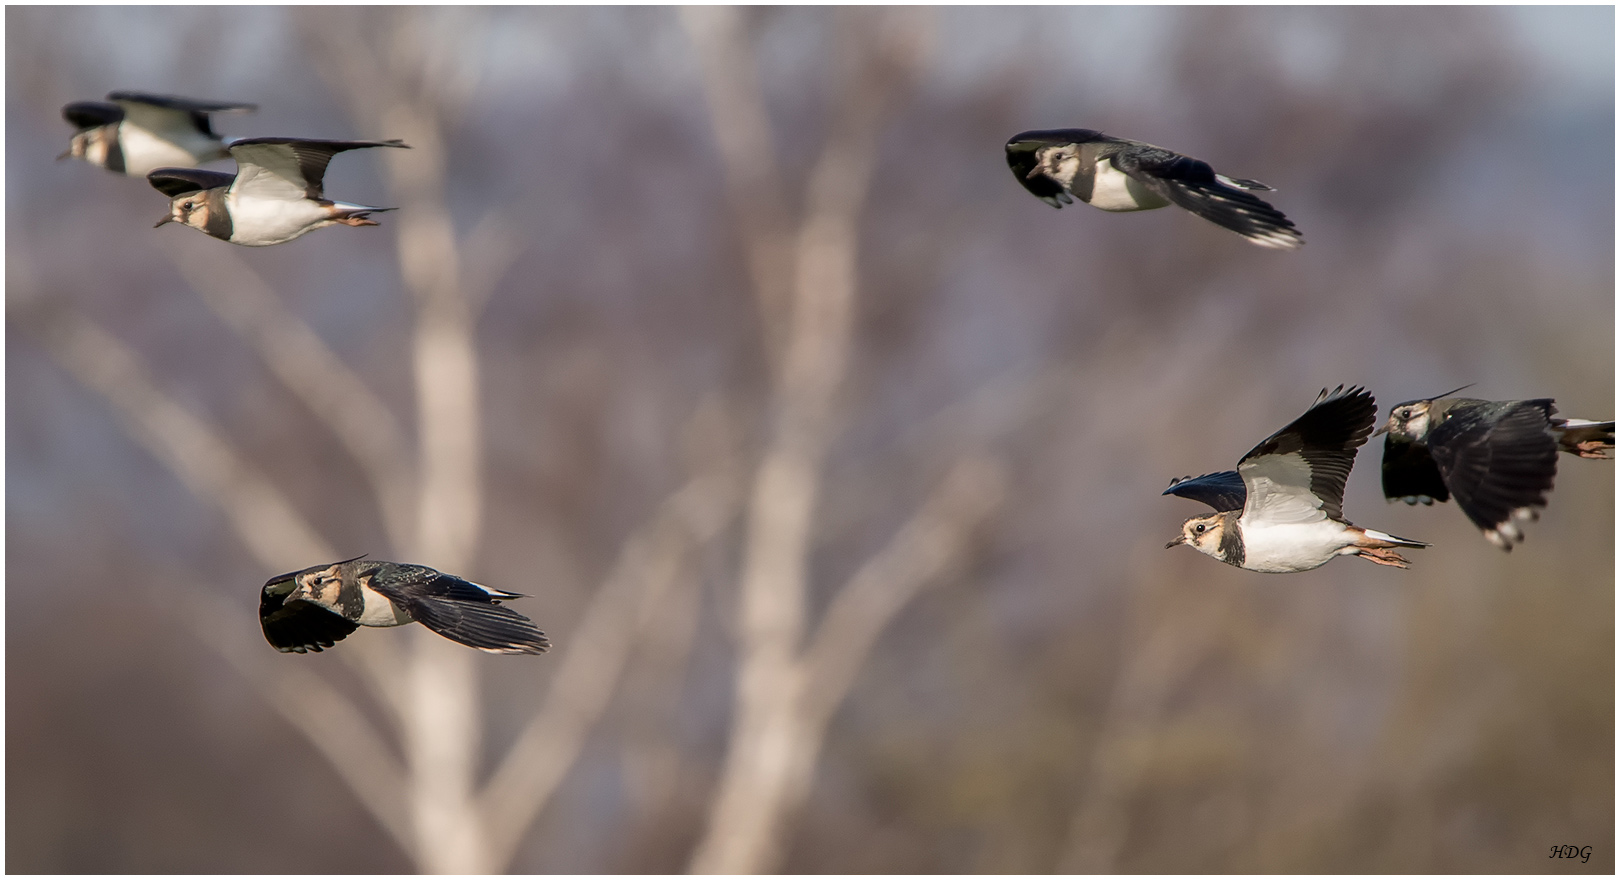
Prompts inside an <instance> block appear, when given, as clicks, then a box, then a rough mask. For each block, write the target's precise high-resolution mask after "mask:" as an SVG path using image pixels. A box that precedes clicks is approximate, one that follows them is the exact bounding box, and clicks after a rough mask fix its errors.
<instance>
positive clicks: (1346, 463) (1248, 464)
mask: <svg viewBox="0 0 1620 880" xmlns="http://www.w3.org/2000/svg"><path fill="white" fill-rule="evenodd" d="M1377 417H1378V405H1377V403H1376V402H1374V400H1373V396H1372V395H1371V394H1369V393H1368V392H1367V390H1366V389H1364V388H1359V387H1356V388H1351V389H1349V390H1345V387H1344V386H1343V385H1340V386H1339V387H1338V388H1335V389H1333V391H1331V392H1329V391H1328V390H1327V389H1325V388H1324V389H1322V393H1321V394H1319V395H1317V398H1316V402H1315V403H1313V404H1311V408H1310V409H1308V410H1306V411H1305V414H1304V415H1302V416H1300V417H1299V418H1297V419H1295V420H1293V421H1292V422H1289V423H1288V425H1287V426H1286V427H1284V428H1283V429H1282V430H1281V431H1278V432H1277V433H1275V434H1272V435H1271V436H1270V437H1267V438H1266V439H1265V440H1264V441H1263V442H1262V443H1261V444H1260V445H1259V446H1256V447H1255V448H1253V449H1251V450H1249V453H1248V454H1247V455H1245V456H1243V458H1242V459H1240V460H1239V461H1238V467H1237V470H1236V471H1221V472H1219V473H1214V474H1205V475H1204V476H1201V477H1182V478H1181V479H1178V480H1172V481H1171V482H1170V488H1168V489H1165V490H1164V492H1163V494H1165V495H1180V496H1182V497H1184V498H1191V499H1193V500H1194V501H1202V502H1204V503H1205V504H1208V505H1209V506H1211V507H1213V508H1215V510H1216V512H1215V513H1212V514H1208V515H1205V516H1195V517H1193V518H1192V519H1189V520H1187V521H1186V522H1185V523H1183V524H1182V526H1181V534H1180V535H1179V536H1178V537H1177V538H1176V539H1175V540H1174V541H1171V542H1170V543H1168V544H1166V545H1164V546H1165V547H1166V548H1167V549H1168V548H1170V547H1174V546H1176V545H1177V544H1189V545H1191V546H1192V547H1194V548H1196V549H1197V550H1198V551H1199V552H1201V553H1205V554H1207V555H1209V556H1213V557H1215V558H1216V559H1219V560H1220V561H1222V562H1225V563H1227V564H1228V565H1235V566H1237V567H1238V568H1245V569H1248V570H1250V571H1266V572H1288V571H1309V570H1311V569H1313V568H1316V567H1318V566H1321V565H1323V564H1325V563H1326V562H1327V561H1328V560H1330V559H1332V558H1333V557H1335V556H1360V557H1361V558H1363V559H1366V560H1368V561H1370V562H1376V563H1378V564H1379V565H1393V566H1395V567H1397V568H1406V567H1407V566H1408V565H1409V563H1408V562H1407V561H1406V559H1405V558H1403V557H1402V556H1401V555H1400V554H1399V553H1397V552H1396V551H1395V548H1396V547H1418V548H1421V547H1427V546H1429V545H1428V544H1425V543H1424V542H1422V541H1413V540H1410V539H1407V538H1397V537H1395V536H1394V535H1389V534H1385V533H1384V532H1376V531H1373V530H1372V529H1364V528H1361V527H1359V526H1355V525H1351V524H1350V521H1349V520H1346V519H1345V518H1344V511H1343V509H1342V505H1343V503H1344V483H1345V480H1347V479H1349V478H1350V468H1351V466H1353V465H1354V464H1355V460H1356V448H1357V447H1359V446H1360V445H1361V444H1363V443H1365V442H1367V437H1368V435H1370V434H1371V433H1372V428H1373V422H1374V421H1375V420H1376V419H1377Z"/></svg>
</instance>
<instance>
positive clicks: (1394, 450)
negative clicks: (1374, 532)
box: [1377, 385, 1614, 551]
mask: <svg viewBox="0 0 1620 880" xmlns="http://www.w3.org/2000/svg"><path fill="white" fill-rule="evenodd" d="M1466 387H1468V386H1466V385H1465V386H1463V388H1466ZM1461 390H1463V389H1462V388H1458V389H1456V391H1450V392H1447V394H1455V393H1457V391H1461ZM1556 412H1558V409H1557V407H1555V406H1553V402H1552V400H1550V399H1547V398H1541V399H1537V400H1500V401H1492V400H1475V399H1472V398H1467V397H1447V396H1446V395H1444V394H1443V395H1440V396H1439V397H1431V398H1427V399H1424V400H1408V401H1406V402H1405V403H1401V404H1397V405H1396V406H1395V407H1394V408H1393V409H1391V410H1390V413H1389V420H1388V421H1387V422H1385V423H1384V426H1383V427H1382V428H1380V429H1379V430H1378V432H1377V433H1379V434H1384V435H1385V436H1384V497H1385V498H1387V499H1389V500H1391V501H1395V500H1397V499H1399V500H1401V501H1405V502H1406V503H1407V504H1417V503H1418V502H1420V501H1421V502H1423V503H1424V504H1433V503H1434V502H1436V501H1446V500H1448V499H1449V498H1451V497H1452V496H1455V497H1456V499H1457V506H1458V507H1460V508H1462V512H1463V513H1464V514H1467V516H1468V518H1469V519H1470V520H1472V521H1473V523H1474V525H1476V526H1478V527H1479V530H1480V531H1481V532H1483V533H1484V535H1485V538H1486V540H1488V541H1490V542H1491V543H1492V544H1495V545H1496V546H1498V547H1501V548H1502V549H1503V550H1508V551H1511V550H1512V549H1513V545H1514V544H1515V543H1516V542H1519V541H1523V540H1524V529H1523V526H1524V524H1525V523H1526V522H1530V521H1532V520H1535V519H1537V518H1538V517H1539V516H1540V513H1539V512H1540V510H1541V509H1542V508H1544V507H1546V506H1547V493H1548V492H1550V491H1552V486H1553V477H1554V476H1555V475H1556V474H1557V473H1558V453H1559V452H1560V451H1563V452H1567V453H1569V454H1571V455H1575V456H1579V457H1581V458H1610V457H1612V456H1613V454H1614V422H1613V421H1607V422H1593V421H1588V420H1586V419H1560V418H1556V417H1555V416H1554V415H1553V414H1554V413H1556Z"/></svg>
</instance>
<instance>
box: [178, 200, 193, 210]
mask: <svg viewBox="0 0 1620 880" xmlns="http://www.w3.org/2000/svg"><path fill="white" fill-rule="evenodd" d="M191 207H192V203H191V202H181V203H180V210H182V211H189V210H191Z"/></svg>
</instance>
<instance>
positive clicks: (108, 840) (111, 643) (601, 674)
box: [5, 7, 1615, 873]
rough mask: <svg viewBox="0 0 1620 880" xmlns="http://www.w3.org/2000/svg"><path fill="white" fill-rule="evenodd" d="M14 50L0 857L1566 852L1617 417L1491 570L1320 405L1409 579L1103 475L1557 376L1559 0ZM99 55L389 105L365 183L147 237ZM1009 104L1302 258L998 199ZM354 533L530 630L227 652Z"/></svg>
mask: <svg viewBox="0 0 1620 880" xmlns="http://www.w3.org/2000/svg"><path fill="white" fill-rule="evenodd" d="M6 50H7V51H6V74H7V76H6V90H7V91H6V282H7V322H6V323H7V331H6V361H5V363H6V417H7V422H6V423H7V427H8V430H7V434H6V459H7V461H6V463H7V467H6V477H7V480H6V505H7V511H6V512H7V520H6V538H7V548H8V551H9V552H8V555H7V566H6V574H7V583H8V585H9V589H8V590H7V591H6V604H5V610H6V661H7V663H6V670H7V674H6V710H7V711H6V722H7V727H6V758H7V761H6V769H7V774H6V806H7V810H6V832H7V834H6V857H7V861H6V866H7V868H8V870H11V871H16V872H29V873H31V872H205V873H212V872H262V873H281V872H310V871H321V872H398V871H414V870H456V871H505V870H511V871H520V872H646V871H657V872H677V871H685V870H689V869H690V870H699V871H772V870H779V871H791V872H960V871H973V872H1050V871H1063V872H1079V871H1122V872H1135V871H1147V872H1184V871H1192V872H1202V871H1265V872H1272V871H1281V872H1296V871H1298V872H1367V871H1379V872H1382V871H1398V872H1536V871H1546V870H1554V871H1587V872H1594V873H1612V872H1613V871H1614V846H1613V845H1614V693H1615V684H1614V660H1613V658H1614V592H1613V588H1614V567H1613V566H1614V544H1613V541H1614V534H1615V525H1614V519H1613V515H1614V514H1613V512H1614V492H1613V489H1614V471H1613V468H1614V465H1612V464H1605V463H1600V462H1590V461H1580V460H1576V459H1573V458H1570V457H1567V456H1565V457H1563V458H1562V460H1561V461H1560V474H1559V479H1558V482H1557V486H1556V490H1555V492H1554V494H1553V495H1552V499H1551V505H1550V507H1549V508H1548V510H1547V511H1546V512H1545V514H1544V515H1543V516H1542V518H1541V520H1540V522H1538V523H1536V524H1534V525H1533V526H1531V527H1530V528H1529V530H1528V535H1529V536H1528V540H1527V541H1526V543H1524V544H1523V545H1521V546H1520V547H1519V548H1518V549H1516V550H1515V551H1514V552H1513V553H1512V554H1510V555H1509V554H1503V553H1502V552H1500V551H1499V550H1497V549H1495V548H1494V547H1492V546H1490V545H1489V544H1487V543H1486V542H1485V541H1484V540H1483V539H1482V538H1481V537H1480V535H1479V533H1478V531H1477V530H1475V529H1474V528H1473V527H1472V525H1471V524H1470V523H1469V522H1468V521H1467V519H1466V518H1465V517H1464V516H1463V515H1462V513H1461V512H1460V511H1458V510H1457V509H1456V506H1455V505H1454V504H1446V505H1436V506H1435V507H1433V508H1422V507H1419V508H1408V507H1407V506H1405V505H1400V504H1396V505H1389V504H1386V503H1385V502H1384V500H1383V499H1382V495H1381V492H1380V490H1379V475H1378V467H1377V463H1378V457H1379V455H1380V453H1381V446H1380V444H1377V443H1376V442H1375V443H1373V444H1369V446H1368V447H1367V448H1366V449H1364V450H1363V452H1362V455H1361V457H1360V467H1358V468H1357V469H1356V470H1355V472H1354V473H1353V474H1352V475H1351V479H1350V483H1349V487H1348V491H1347V492H1346V497H1345V511H1346V514H1347V516H1349V518H1351V519H1352V520H1353V521H1355V522H1357V523H1359V524H1361V525H1364V526H1368V527H1373V528H1378V529H1384V530H1387V531H1391V532H1393V533H1396V534H1400V535H1407V536H1411V537H1416V538H1420V539H1424V540H1428V541H1432V542H1434V546H1433V547H1432V548H1430V549H1427V550H1423V551H1418V552H1415V553H1412V554H1410V556H1411V557H1412V559H1413V563H1414V564H1413V567H1412V568H1411V570H1409V571H1398V570H1393V569H1388V568H1382V567H1376V566H1373V565H1370V564H1366V563H1365V562H1362V561H1358V560H1353V559H1351V560H1339V561H1335V562H1334V563H1332V564H1330V565H1327V566H1325V567H1323V568H1321V569H1318V570H1316V571H1312V572H1308V573H1303V574H1296V575H1289V576H1276V575H1259V574H1254V573H1249V572H1243V571H1240V570H1237V569H1234V568H1230V567H1227V566H1223V565H1221V564H1219V563H1217V562H1215V561H1214V560H1212V559H1207V558H1204V557H1202V556H1201V555H1199V554H1197V553H1195V552H1192V551H1191V550H1188V549H1186V548H1177V549H1176V550H1174V551H1166V550H1165V549H1164V543H1165V541H1167V540H1169V539H1170V538H1171V537H1173V536H1175V535H1176V534H1177V531H1178V529H1179V526H1180V523H1181V522H1182V520H1183V519H1184V518H1185V517H1187V516H1191V515H1195V514H1198V513H1202V512H1203V511H1204V508H1203V507H1202V506H1200V505H1196V504H1193V503H1192V502H1188V501H1185V500H1182V499H1177V498H1173V497H1171V498H1165V497H1160V495H1159V493H1160V491H1161V490H1162V489H1163V488H1164V486H1165V484H1166V483H1167V482H1168V481H1169V479H1170V478H1172V477H1176V476H1181V475H1183V474H1198V473H1204V472H1208V471H1213V470H1219V469H1223V468H1228V467H1231V466H1232V465H1233V463H1234V462H1235V461H1236V459H1237V457H1238V456H1239V455H1241V454H1242V453H1243V452H1244V451H1245V450H1247V449H1249V448H1250V447H1251V446H1252V445H1253V444H1254V443H1256V442H1258V441H1259V440H1260V439H1261V438H1263V437H1264V436H1266V435H1267V434H1268V433H1270V432H1271V431H1273V430H1275V429H1276V428H1278V427H1280V426H1281V425H1283V424H1285V423H1286V422H1287V421H1289V420H1290V419H1292V418H1294V417H1295V416H1297V415H1299V414H1300V413H1301V412H1303V411H1304V410H1305V409H1306V407H1308V406H1309V404H1310V403H1311V401H1312V400H1313V398H1314V396H1315V395H1316V393H1317V391H1318V389H1320V388H1322V387H1323V386H1333V385H1336V384H1339V383H1347V384H1350V383H1357V384H1365V385H1366V386H1368V387H1369V388H1370V389H1372V390H1373V391H1374V392H1375V393H1376V394H1377V395H1378V398H1379V402H1380V405H1381V413H1380V417H1382V415H1383V414H1386V413H1387V412H1388V408H1389V406H1390V405H1391V404H1394V403H1397V402H1400V401H1403V400H1407V399H1412V398H1417V397H1423V396H1427V395H1434V394H1438V393H1440V392H1443V391H1446V390H1447V389H1450V388H1454V387H1456V386H1459V385H1462V384H1464V383H1469V382H1473V383H1476V384H1475V386H1474V387H1473V388H1472V389H1470V391H1469V392H1468V394H1470V395H1477V396H1480V397H1485V398H1490V399H1512V398H1526V397H1553V398H1556V400H1557V402H1558V406H1559V409H1560V411H1561V412H1562V413H1563V414H1565V415H1568V416H1575V417H1583V418H1610V417H1612V416H1613V412H1614V384H1613V376H1614V326H1615V324H1614V317H1615V316H1614V275H1615V266H1614V240H1615V239H1614V233H1615V230H1614V211H1615V208H1614V167H1615V164H1614V146H1615V145H1614V130H1615V125H1614V122H1615V120H1614V12H1613V10H1612V9H1611V8H1598V7H1587V8H1555V7H1535V8H1508V7H1498V8H1467V7H1454V8H1430V9H1373V8H1355V9H1326V8H1323V9H1284V8H1254V9H1242V8H1214V7H1206V8H1192V9H1182V8H1168V7H1152V8H1145V7H1144V8H1084V9H1065V8H1017V9H1012V8H1009V9H983V8H969V7H956V8H942V9H928V8H905V9H897V10H895V9H890V10H885V9H876V8H873V9H840V10H835V9H822V8H810V9H770V8H750V9H740V10H734V9H723V8H722V9H709V10H697V11H681V10H677V9H672V8H635V9H614V8H559V9H539V10H536V9H523V8H497V9H471V8H469V9H435V8H420V7H419V8H409V9H387V8H365V9H339V8H333V9H321V8H252V7H224V8H214V7H187V8H163V9H151V8H140V7H118V8H94V7H83V8H45V7H38V8H18V7H11V8H8V9H7V10H6ZM1144 50H1146V51H1144ZM120 89H132V90H145V91H154V92H162V93H173V94H180V95H187V96H192V97H197V98H206V99H216V100H230V101H250V102H255V103H257V104H258V105H259V109H258V112H257V113H255V114H252V115H241V116H218V117H216V118H215V128H216V129H217V130H220V131H221V132H223V133H224V134H226V135H227V136H236V137H246V136H269V135H293V136H306V137H335V138H368V139H369V138H388V137H401V138H404V139H405V140H406V141H407V142H409V143H411V144H412V146H413V147H414V149H413V150H411V151H409V152H407V151H360V152H354V153H347V154H344V155H342V156H339V157H338V158H337V159H336V160H335V161H333V163H332V165H331V168H330V170H329V173H328V174H327V177H326V189H327V193H328V194H329V195H331V196H332V197H335V198H338V199H342V200H346V201H353V202H360V203H363V204H379V205H389V206H398V207H400V208H401V210H400V211H398V212H397V213H389V214H385V215H380V217H379V219H380V220H381V222H382V226H381V227H380V228H376V229H347V228H345V229H337V228H335V227H334V228H332V229H329V230H321V231H317V232H315V233H313V234H311V235H308V236H307V237H305V238H302V239H299V240H297V241H295V242H292V243H289V244H284V245H279V246H275V247H271V248H264V249H248V248H238V247H233V246H229V245H226V244H225V243H223V242H219V241H215V240H212V239H209V238H206V237H205V236H202V235H200V234H198V233H196V232H195V231H192V230H188V229H184V228H181V227H178V226H166V227H164V228H162V229H158V230H154V229H152V228H151V226H152V223H153V222H155V221H156V220H157V219H158V218H159V217H160V216H161V215H162V214H163V213H164V211H165V210H166V203H165V199H164V198H163V197H162V196H161V195H160V194H158V193H157V192H155V191H154V190H152V189H151V187H150V186H149V185H147V184H146V183H145V182H144V181H142V180H139V179H131V178H122V177H119V176H117V175H114V174H110V173H108V172H105V171H102V170H100V169H97V168H94V167H91V166H88V165H86V164H84V163H82V162H67V161H63V162H53V161H52V160H53V157H55V156H56V155H57V154H58V153H60V152H61V151H62V150H64V149H65V148H66V146H67V142H68V137H69V135H70V134H71V128H70V126H68V125H67V124H66V123H65V122H64V121H63V120H62V119H61V117H60V113H59V111H60V107H61V106H62V105H63V104H66V103H68V102H70V101H76V100H99V99H100V98H101V97H102V96H103V95H104V94H106V93H107V92H109V91H113V90H120ZM1057 127H1089V128H1097V129H1101V130H1104V131H1106V132H1109V133H1111V134H1115V135H1118V136H1122V137H1129V138H1134V139H1138V140H1144V141H1148V142H1152V143H1156V144H1159V145H1162V146H1165V147H1168V148H1170V149H1174V150H1178V151H1182V152H1185V153H1188V154H1190V155H1193V156H1196V157H1199V158H1202V159H1204V160H1206V161H1208V162H1210V163H1211V164H1212V165H1214V166H1215V167H1216V169H1217V170H1220V171H1222V172H1224V173H1227V174H1231V175H1237V176H1244V177H1254V178H1258V179H1260V180H1263V181H1265V182H1266V183H1268V184H1270V185H1271V186H1273V187H1275V188H1276V189H1277V192H1275V193H1272V194H1270V201H1271V202H1272V203H1273V204H1274V205H1276V206H1277V207H1278V208H1279V209H1281V210H1282V211H1284V212H1285V213H1286V214H1287V215H1288V216H1289V217H1290V218H1292V219H1294V220H1295V221H1296V222H1297V223H1298V225H1299V227H1300V229H1301V230H1302V231H1303V232H1304V235H1305V238H1306V240H1307V242H1308V245H1307V246H1306V247H1305V248H1304V249H1303V250H1301V251H1298V252H1293V253H1279V252H1274V251H1268V250H1265V249H1262V248H1259V247H1255V246H1252V245H1250V244H1247V243H1245V242H1244V241H1243V240H1242V239H1240V238H1238V237H1237V236H1235V235H1232V234H1230V233H1228V232H1225V231H1223V230H1221V229H1219V228H1217V227H1215V226H1213V225H1211V224H1209V223H1206V222H1203V221H1201V220H1199V219H1197V218H1195V217H1193V216H1190V215H1188V214H1187V213H1186V212H1183V211H1179V210H1175V209H1169V210H1163V211H1152V212H1143V213H1139V214H1122V215H1111V214H1105V213H1103V212H1100V211H1096V210H1093V209H1091V208H1088V207H1086V206H1084V205H1075V206H1073V207H1071V208H1068V209H1066V210H1063V211H1053V210H1052V209H1050V208H1048V207H1047V206H1046V205H1043V204H1041V203H1040V202H1039V201H1037V200H1036V199H1034V198H1032V197H1031V196H1030V195H1029V194H1028V193H1026V192H1025V191H1024V190H1023V188H1022V187H1020V186H1019V185H1018V184H1017V182H1016V181H1015V180H1013V179H1012V178H1011V175H1010V173H1009V172H1008V170H1007V168H1006V166H1005V162H1004V160H1003V153H1002V144H1003V143H1004V142H1005V141H1006V139H1007V138H1008V137H1009V136H1011V135H1012V134H1014V133H1016V132H1019V131H1023V130H1026V129H1032V128H1057ZM382 152H387V153H389V154H399V155H387V156H382V155H377V154H378V153H382ZM214 167H220V168H222V169H223V170H229V168H230V163H229V162H223V163H220V164H219V165H217V166H214ZM361 553H371V554H373V555H374V556H376V557H379V558H394V559H402V560H406V561H411V562H419V563H424V564H429V565H434V566H437V567H440V568H442V569H445V570H449V571H454V572H455V573H457V574H461V575H464V576H467V577H470V578H473V579H476V580H478V581H480V582H483V583H487V584H490V585H492V586H494V587H497V588H500V589H504V590H513V591H517V592H522V593H527V594H530V595H531V596H532V598H528V599H524V600H521V601H519V602H518V603H516V606H515V607H517V608H518V609H519V610H520V611H522V612H524V613H525V614H528V615H530V616H532V617H533V618H534V619H535V620H536V621H537V622H538V623H539V625H540V626H541V628H542V629H544V630H546V631H547V633H548V634H549V635H550V636H551V637H552V639H553V640H554V642H555V643H556V646H555V648H554V649H553V651H552V652H551V653H550V654H548V655H546V656H543V657H538V658H535V657H494V656H485V655H481V654H477V653H475V652H473V651H470V650H467V649H464V648H461V647H460V646H456V645H452V644H450V643H448V642H445V641H444V640H442V639H439V638H438V637H437V636H433V635H432V634H430V633H427V632H425V631H423V630H422V628H420V627H402V628H398V629H391V630H371V629H366V630H362V631H360V632H357V633H355V634H354V635H352V636H351V637H349V639H348V640H346V641H344V642H342V643H340V644H339V645H337V646H336V647H335V648H334V649H332V650H329V651H327V652H325V653H322V654H320V655H314V654H311V655H281V654H277V653H276V652H275V651H274V650H272V649H271V648H270V647H269V646H268V645H266V644H265V643H264V641H263V637H262V635H261V634H260V632H259V629H258V623H257V620H256V611H257V591H258V588H259V585H261V584H262V583H263V582H264V581H265V579H266V578H267V577H269V576H270V575H272V574H275V573H278V572H282V571H288V570H293V569H298V568H303V567H305V566H310V565H315V564H318V563H324V562H329V561H332V560H335V559H339V558H346V557H349V556H355V555H359V554H361ZM1564 844H1571V845H1575V846H1581V847H1584V846H1591V847H1592V850H1591V857H1590V861H1589V862H1586V863H1582V862H1580V861H1579V860H1575V861H1569V860H1551V861H1549V852H1550V851H1551V849H1552V847H1554V846H1558V845H1564Z"/></svg>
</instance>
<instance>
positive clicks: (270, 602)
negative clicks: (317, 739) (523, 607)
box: [259, 557, 551, 654]
mask: <svg viewBox="0 0 1620 880" xmlns="http://www.w3.org/2000/svg"><path fill="white" fill-rule="evenodd" d="M521 598H523V594H522V593H508V592H505V591H502V590H495V589H491V588H489V587H486V586H484V585H483V584H475V583H473V582H472V581H469V580H464V579H462V578H458V577H456V576H454V575H448V574H444V573H442V572H439V571H437V570H435V569H432V568H428V567H427V566H425V565H410V564H406V563H397V562H384V561H382V560H367V559H366V558H365V557H358V558H355V559H345V560H343V561H341V562H334V563H332V564H330V565H317V566H314V567H311V568H306V569H303V570H302V571H295V572H289V573H287V574H282V575H277V576H276V577H273V578H271V579H270V580H268V581H266V582H265V585H264V588H263V590H262V591H261V595H260V600H259V621H260V624H261V625H262V627H263V629H264V635H265V638H266V639H267V640H268V641H269V642H270V644H271V645H272V646H274V647H275V648H276V650H278V651H282V652H295V653H299V654H302V653H304V652H305V651H316V652H319V651H320V650H321V649H322V648H330V647H332V645H333V644H335V643H336V642H338V641H340V640H342V639H343V638H344V637H346V636H348V635H349V633H352V632H354V631H355V629H356V628H358V627H362V626H403V625H404V624H407V623H421V624H422V625H423V626H426V627H427V628H428V629H431V630H433V631H434V632H436V633H438V634H439V635H441V636H444V637H445V638H447V639H450V640H452V641H456V642H460V643H461V644H464V645H467V646H469V647H473V648H477V649H479V650H481V651H488V652H490V653H496V654H539V653H542V652H544V651H545V650H546V648H548V647H549V646H550V644H551V643H550V642H549V641H548V640H547V639H546V636H545V634H544V633H542V632H540V630H538V629H536V628H535V626H534V623H533V622H532V621H530V620H529V619H528V618H527V617H524V616H523V615H521V614H519V613H517V612H516V611H513V610H511V609H510V608H506V607H504V606H502V605H501V604H500V603H501V602H503V601H506V600H509V599H521Z"/></svg>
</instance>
